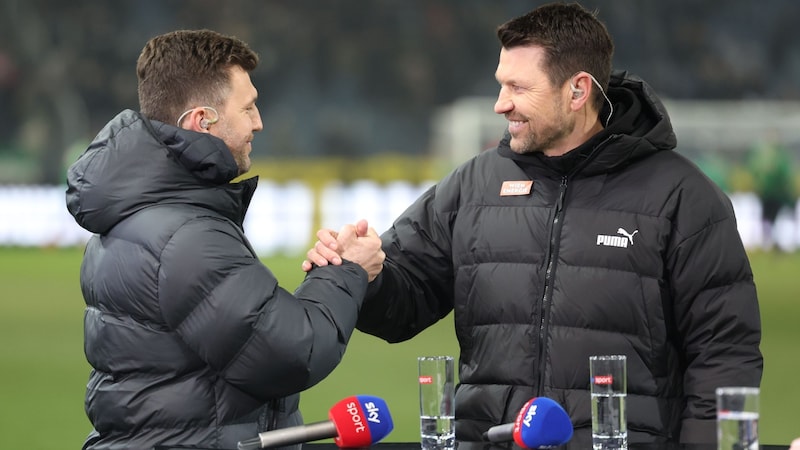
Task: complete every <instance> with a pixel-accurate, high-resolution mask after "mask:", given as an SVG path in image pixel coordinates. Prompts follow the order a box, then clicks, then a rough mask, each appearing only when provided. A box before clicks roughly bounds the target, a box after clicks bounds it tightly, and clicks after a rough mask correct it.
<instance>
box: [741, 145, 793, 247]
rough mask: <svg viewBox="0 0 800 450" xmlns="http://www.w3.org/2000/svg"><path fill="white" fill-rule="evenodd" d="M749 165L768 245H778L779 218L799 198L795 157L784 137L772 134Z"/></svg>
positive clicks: (752, 155)
mask: <svg viewBox="0 0 800 450" xmlns="http://www.w3.org/2000/svg"><path fill="white" fill-rule="evenodd" d="M747 165H748V168H749V170H750V173H751V174H752V176H753V183H754V184H753V189H754V192H755V193H756V195H758V197H759V199H760V200H761V208H762V209H761V221H762V229H763V236H762V239H763V242H764V248H765V249H767V250H770V249H773V248H775V247H776V241H777V240H776V237H775V235H774V228H775V221H776V219H777V218H778V215H779V214H780V213H781V212H782V211H784V210H790V209H793V208H794V203H795V200H796V195H795V190H794V176H793V175H792V173H793V170H792V159H791V157H790V155H789V152H788V150H787V149H786V147H785V146H784V145H783V143H782V142H781V141H780V138H779V137H778V136H777V135H775V134H774V133H771V134H770V135H769V136H767V137H766V138H765V139H763V140H761V141H759V142H757V143H756V144H755V146H754V147H753V148H752V149H751V150H750V152H749V154H748V158H747Z"/></svg>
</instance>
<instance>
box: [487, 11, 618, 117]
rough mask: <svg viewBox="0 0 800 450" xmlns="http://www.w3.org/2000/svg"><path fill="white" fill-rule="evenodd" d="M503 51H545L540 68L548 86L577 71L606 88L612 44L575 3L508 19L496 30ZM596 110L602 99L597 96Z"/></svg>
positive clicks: (597, 23)
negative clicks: (545, 74) (537, 49)
mask: <svg viewBox="0 0 800 450" xmlns="http://www.w3.org/2000/svg"><path fill="white" fill-rule="evenodd" d="M497 37H498V38H499V39H500V43H501V44H502V45H503V48H513V47H519V46H528V45H533V46H537V47H542V48H543V49H544V51H545V59H544V61H543V64H544V67H542V69H543V70H544V71H545V72H546V73H547V74H548V77H549V79H550V83H551V84H552V86H558V85H560V84H562V83H564V82H565V81H567V79H569V78H570V77H571V76H572V75H574V74H575V73H577V72H579V71H585V72H588V73H590V74H592V75H593V76H594V77H595V79H597V82H598V83H600V84H601V85H602V86H603V89H604V90H605V89H607V88H608V80H609V77H610V76H611V58H612V56H613V54H614V43H613V42H612V41H611V36H610V35H609V34H608V30H607V29H606V26H605V25H604V24H603V22H601V21H600V20H599V19H598V18H597V12H594V13H592V12H589V11H587V10H586V9H584V8H583V7H582V6H581V5H579V4H577V3H549V4H546V5H542V6H540V7H538V8H536V9H534V10H533V11H531V12H529V13H527V14H525V15H523V16H520V17H517V18H515V19H512V20H510V21H508V22H506V23H504V24H502V25H500V27H498V28H497ZM594 105H595V107H596V108H597V110H598V111H599V110H600V109H601V108H602V106H603V97H602V95H601V94H600V93H597V95H595V97H594Z"/></svg>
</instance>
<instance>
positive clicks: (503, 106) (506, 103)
mask: <svg viewBox="0 0 800 450" xmlns="http://www.w3.org/2000/svg"><path fill="white" fill-rule="evenodd" d="M512 109H514V103H513V102H512V101H511V97H510V96H509V95H508V94H507V93H506V88H500V93H499V94H497V101H496V102H494V112H495V113H497V114H506V113H507V112H509V111H511V110H512Z"/></svg>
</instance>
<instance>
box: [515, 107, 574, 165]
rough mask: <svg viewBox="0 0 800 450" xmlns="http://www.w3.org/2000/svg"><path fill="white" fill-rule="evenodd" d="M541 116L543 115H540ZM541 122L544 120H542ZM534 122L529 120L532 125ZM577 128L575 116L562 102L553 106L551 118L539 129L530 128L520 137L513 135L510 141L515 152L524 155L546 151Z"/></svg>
mask: <svg viewBox="0 0 800 450" xmlns="http://www.w3.org/2000/svg"><path fill="white" fill-rule="evenodd" d="M540 117H541V116H540ZM540 122H544V121H542V120H540ZM531 123H532V122H531V121H530V120H528V124H529V125H530V124H531ZM574 129H575V118H574V117H573V116H572V115H568V114H566V113H565V112H563V108H562V102H560V101H559V102H557V103H556V104H555V105H554V106H553V110H552V114H551V115H550V120H548V121H546V122H544V123H542V124H541V125H540V126H539V129H538V130H534V129H533V128H532V127H531V128H529V130H528V131H527V133H525V134H524V135H521V136H519V137H514V136H512V137H511V142H510V143H509V145H510V147H511V150H512V151H513V152H514V153H517V154H520V155H524V154H529V153H546V152H547V151H548V150H551V149H552V148H554V147H555V146H556V144H557V143H558V142H559V141H560V140H562V139H564V138H565V137H566V136H568V135H569V134H570V133H572V131H573V130H574Z"/></svg>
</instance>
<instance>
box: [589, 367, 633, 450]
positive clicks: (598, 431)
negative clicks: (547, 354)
mask: <svg viewBox="0 0 800 450" xmlns="http://www.w3.org/2000/svg"><path fill="white" fill-rule="evenodd" d="M626 363H627V360H626V358H625V355H602V356H590V357H589V374H590V376H591V380H590V382H591V396H592V447H593V448H594V450H615V449H627V448H628V422H627V418H626V416H625V398H626V395H627V389H628V373H627V367H626Z"/></svg>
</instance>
